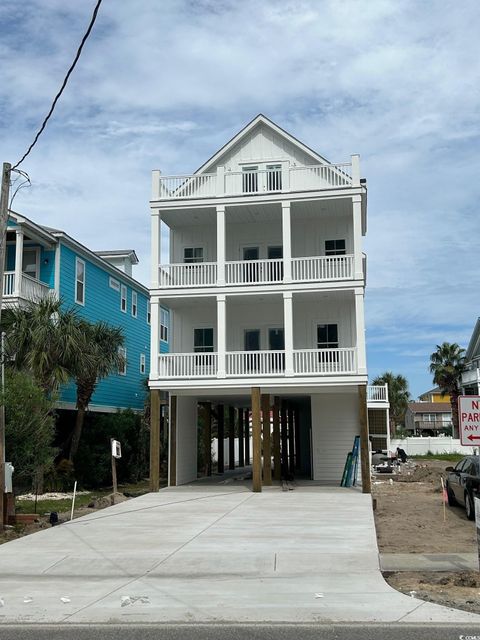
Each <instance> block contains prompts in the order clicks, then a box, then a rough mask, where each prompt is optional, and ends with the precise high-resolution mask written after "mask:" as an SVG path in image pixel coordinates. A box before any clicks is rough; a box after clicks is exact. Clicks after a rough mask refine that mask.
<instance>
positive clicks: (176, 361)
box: [159, 347, 357, 380]
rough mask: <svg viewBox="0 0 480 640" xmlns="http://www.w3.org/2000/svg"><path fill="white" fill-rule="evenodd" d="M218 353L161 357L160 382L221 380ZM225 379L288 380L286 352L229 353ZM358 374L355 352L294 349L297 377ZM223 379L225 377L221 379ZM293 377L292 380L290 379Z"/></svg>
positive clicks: (351, 349) (166, 355) (171, 354)
mask: <svg viewBox="0 0 480 640" xmlns="http://www.w3.org/2000/svg"><path fill="white" fill-rule="evenodd" d="M218 361H219V358H218V353H212V352H210V353H168V354H162V355H160V356H159V378H160V379H162V378H163V379H191V380H193V379H203V378H217V377H220V376H219V367H218ZM225 365H226V370H225V377H227V378H249V377H251V376H257V377H258V376H268V377H271V376H280V377H281V376H286V352H285V351H229V352H227V353H226V354H225ZM356 373H357V358H356V348H355V347H347V348H339V349H295V350H294V351H293V375H294V376H311V375H314V376H336V375H349V374H350V375H351V374H356ZM222 377H223V376H222ZM289 377H290V376H289Z"/></svg>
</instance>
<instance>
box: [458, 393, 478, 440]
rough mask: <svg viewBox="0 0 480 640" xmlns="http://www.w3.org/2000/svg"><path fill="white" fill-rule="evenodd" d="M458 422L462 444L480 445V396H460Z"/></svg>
mask: <svg viewBox="0 0 480 640" xmlns="http://www.w3.org/2000/svg"><path fill="white" fill-rule="evenodd" d="M458 422H459V431H460V444H461V445H462V446H464V447H478V446H480V396H459V398H458Z"/></svg>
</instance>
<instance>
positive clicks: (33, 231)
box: [3, 211, 170, 413]
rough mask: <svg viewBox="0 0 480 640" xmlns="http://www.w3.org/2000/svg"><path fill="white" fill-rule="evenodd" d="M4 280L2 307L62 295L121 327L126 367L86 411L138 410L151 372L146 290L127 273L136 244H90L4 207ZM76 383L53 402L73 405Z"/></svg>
mask: <svg viewBox="0 0 480 640" xmlns="http://www.w3.org/2000/svg"><path fill="white" fill-rule="evenodd" d="M5 260H6V262H5V275H4V281H3V292H4V304H5V307H7V308H8V307H9V306H13V305H14V306H18V305H20V306H21V305H22V304H25V303H26V302H28V301H34V302H35V301H38V300H41V299H43V298H45V297H47V296H52V295H53V296H56V297H59V298H60V299H61V300H62V301H63V303H64V304H65V306H68V307H74V308H76V310H77V312H78V313H79V315H81V316H82V317H84V318H86V319H87V320H89V321H91V322H96V321H99V320H103V321H105V322H108V324H110V325H112V326H117V327H121V328H122V329H123V334H124V337H125V345H124V356H125V358H126V366H125V367H124V368H123V369H122V370H119V371H118V372H116V373H114V374H112V375H110V376H109V377H108V378H105V379H103V380H101V381H100V382H99V384H98V386H97V388H96V390H95V393H94V395H93V398H92V401H91V403H90V405H89V410H90V411H97V412H110V413H111V412H115V411H117V409H127V408H130V409H133V410H142V409H143V405H144V400H145V393H146V387H145V380H146V379H147V378H148V374H149V371H150V302H149V293H148V289H147V288H146V287H144V286H143V285H142V284H140V282H138V281H137V280H135V279H134V278H133V277H132V266H133V265H135V264H137V263H138V258H137V256H136V254H135V251H133V250H125V251H91V250H90V249H87V247H85V246H84V245H82V244H81V243H80V242H78V241H77V240H75V239H74V238H72V237H71V236H69V235H68V234H67V233H65V232H64V231H60V230H58V229H51V228H49V227H44V226H41V225H38V224H36V223H34V222H32V221H31V220H29V219H28V218H25V217H24V216H22V215H20V214H18V213H14V212H12V211H11V212H9V221H8V229H7V247H6V258H5ZM161 316H162V329H161V344H160V349H161V351H162V352H164V353H166V352H168V339H169V333H170V330H169V313H168V310H167V309H162V310H161ZM75 403H76V393H75V385H74V384H73V383H71V384H69V385H67V386H65V387H63V388H62V390H61V394H60V398H59V403H58V408H59V409H67V410H69V409H74V408H75Z"/></svg>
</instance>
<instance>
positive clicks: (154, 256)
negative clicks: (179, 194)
mask: <svg viewBox="0 0 480 640" xmlns="http://www.w3.org/2000/svg"><path fill="white" fill-rule="evenodd" d="M159 178H160V177H158V179H159ZM161 228H162V219H161V217H160V212H159V211H154V212H152V229H151V233H152V237H151V249H150V252H151V258H150V260H151V275H150V280H151V286H152V289H158V287H159V284H160V263H161V254H162V238H161Z"/></svg>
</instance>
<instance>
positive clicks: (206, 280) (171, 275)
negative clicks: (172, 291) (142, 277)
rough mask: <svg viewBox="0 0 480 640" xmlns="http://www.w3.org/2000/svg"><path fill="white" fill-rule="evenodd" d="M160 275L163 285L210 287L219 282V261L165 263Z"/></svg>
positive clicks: (161, 267)
mask: <svg viewBox="0 0 480 640" xmlns="http://www.w3.org/2000/svg"><path fill="white" fill-rule="evenodd" d="M159 276H160V277H159V280H160V282H159V284H160V286H161V287H208V286H211V285H215V284H217V263H216V262H200V263H196V264H163V265H161V266H160V274H159Z"/></svg>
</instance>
